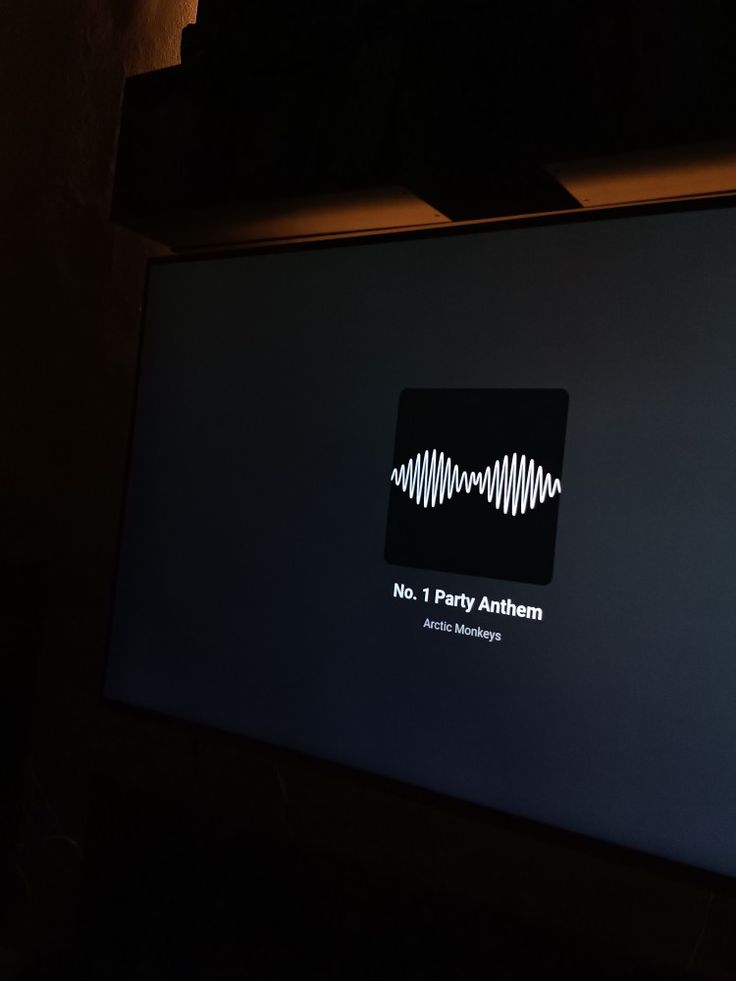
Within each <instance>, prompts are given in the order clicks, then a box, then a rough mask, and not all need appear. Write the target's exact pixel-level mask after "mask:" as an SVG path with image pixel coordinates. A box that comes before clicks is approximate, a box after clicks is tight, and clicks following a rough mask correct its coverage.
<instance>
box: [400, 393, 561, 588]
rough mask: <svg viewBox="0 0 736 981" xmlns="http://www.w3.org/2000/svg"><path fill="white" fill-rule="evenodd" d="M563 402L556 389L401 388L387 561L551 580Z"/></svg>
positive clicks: (530, 580) (519, 579) (516, 579)
mask: <svg viewBox="0 0 736 981" xmlns="http://www.w3.org/2000/svg"><path fill="white" fill-rule="evenodd" d="M567 403H568V396H567V392H565V391H563V390H562V389H541V388H534V389H511V388H508V389H450V388H447V389H419V388H407V389H405V390H404V391H403V392H402V393H401V397H400V399H399V415H398V422H397V426H396V445H395V449H394V460H393V468H392V472H391V474H390V498H389V507H388V524H387V529H386V549H385V557H386V561H387V562H390V563H392V564H394V565H403V566H412V567H414V568H418V569H434V570H437V571H440V572H457V573H462V574H465V575H471V576H485V577H487V578H489V579H506V580H510V581H513V582H527V583H536V584H539V585H545V584H546V583H548V582H550V580H551V579H552V566H553V561H554V550H555V536H556V532H557V512H558V508H559V502H560V497H561V495H562V494H563V493H564V482H563V480H562V457H563V451H564V445H565V425H566V422H567Z"/></svg>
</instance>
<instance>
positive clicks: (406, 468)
mask: <svg viewBox="0 0 736 981" xmlns="http://www.w3.org/2000/svg"><path fill="white" fill-rule="evenodd" d="M391 481H392V482H393V483H394V484H396V486H397V487H400V488H401V489H402V491H403V492H404V493H405V494H408V495H409V497H411V498H412V499H413V500H414V501H416V503H417V504H421V505H422V506H423V507H425V508H426V507H435V505H437V504H444V502H445V500H448V501H449V500H450V498H451V497H452V495H453V494H459V493H460V492H461V491H464V492H465V493H466V494H469V493H470V492H471V490H473V488H477V489H478V493H479V494H480V495H481V496H483V497H486V498H487V499H488V503H489V504H495V506H496V510H501V509H502V510H503V513H504V514H508V513H509V512H510V513H511V514H512V515H516V514H525V513H526V511H527V510H532V508H535V507H536V506H537V504H543V503H544V501H546V500H547V498H548V497H554V496H555V494H561V493H562V484H561V483H560V481H559V480H558V479H556V478H554V479H553V477H552V475H551V474H548V473H545V472H544V471H543V470H542V468H541V467H540V466H537V465H536V464H535V462H534V460H527V458H526V456H524V455H523V454H522V455H521V456H519V455H518V454H517V453H514V454H513V455H512V456H511V458H509V457H508V456H504V458H503V459H502V460H496V462H495V463H494V464H493V466H490V467H486V468H485V470H471V471H467V470H461V469H460V468H459V467H458V465H457V464H456V463H453V462H452V459H451V457H449V456H445V454H444V453H438V452H437V450H432V452H431V453H430V451H429V450H425V451H424V453H417V455H416V457H414V458H413V459H411V460H409V462H408V463H402V465H401V466H400V467H398V468H396V467H394V469H393V470H392V472H391Z"/></svg>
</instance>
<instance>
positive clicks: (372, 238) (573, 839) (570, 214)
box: [99, 192, 736, 897]
mask: <svg viewBox="0 0 736 981" xmlns="http://www.w3.org/2000/svg"><path fill="white" fill-rule="evenodd" d="M729 208H736V192H732V193H725V194H715V195H710V194H709V195H701V196H695V197H689V198H676V199H667V200H658V201H653V202H636V203H632V204H623V205H614V206H606V207H598V208H589V209H583V208H580V209H570V210H565V211H554V212H545V213H535V214H531V215H521V216H513V217H500V218H491V219H481V220H472V221H465V222H453V223H451V224H447V225H429V226H421V227H411V228H397V229H385V230H384V229H380V230H375V231H358V232H352V233H345V232H340V233H336V234H325V235H319V236H309V237H300V238H298V239H288V238H287V239H278V240H275V241H265V242H264V241H257V242H254V243H252V244H250V243H246V244H239V245H236V246H230V245H224V246H220V247H218V246H216V245H215V246H209V247H207V248H203V249H192V250H188V251H186V252H182V253H176V254H172V255H165V256H154V257H151V258H149V259H148V260H147V263H146V273H145V283H144V289H143V297H142V304H141V308H140V320H139V332H138V348H137V353H136V358H135V368H134V385H133V392H132V398H131V409H130V425H129V431H128V437H127V447H126V451H125V456H126V462H125V470H124V478H123V480H124V493H123V498H122V502H121V506H120V513H119V519H118V527H117V531H116V543H115V556H114V571H113V576H112V581H111V585H110V590H109V601H108V613H107V629H106V641H105V653H104V658H103V664H102V672H101V678H100V682H99V696H100V701H101V704H102V705H103V706H105V707H106V708H108V709H110V710H112V711H113V712H114V713H115V714H116V715H118V716H129V717H131V718H136V717H137V718H139V719H147V720H151V721H156V722H158V723H161V724H162V725H165V726H167V727H170V728H173V729H174V730H176V731H178V732H180V733H183V734H187V735H191V736H194V737H195V738H199V739H210V740H212V741H219V742H221V741H223V740H224V741H225V742H226V743H227V744H228V745H232V746H240V747H242V748H243V749H245V748H248V749H250V750H251V751H252V752H255V753H257V754H258V755H259V756H260V757H261V758H263V759H269V760H271V761H273V762H274V764H275V765H278V764H279V763H280V762H281V763H283V762H291V763H294V764H298V765H301V766H304V767H308V768H309V769H311V770H315V771H317V772H320V773H323V774H326V775H329V776H332V777H334V778H337V779H340V778H342V779H350V780H351V781H352V782H353V783H357V784H359V785H364V786H367V787H371V788H373V789H375V790H378V791H379V792H380V791H383V792H385V793H386V794H388V795H390V796H393V797H394V798H396V799H402V800H407V799H408V800H410V801H412V802H414V803H416V804H418V805H421V806H424V807H428V808H432V809H433V810H442V811H443V812H445V813H448V814H452V815H457V816H458V817H461V816H466V817H468V816H469V817H472V818H474V819H476V820H478V819H481V820H485V821H487V822H488V824H489V825H490V826H492V827H493V828H497V829H506V830H508V831H510V832H515V833H519V834H522V835H529V836H530V837H533V838H534V839H536V840H537V841H540V842H542V843H548V844H549V846H550V847H563V848H570V849H573V850H575V851H577V852H579V853H582V854H584V855H586V856H588V857H590V858H591V859H595V860H603V861H607V862H610V863H612V864H615V865H616V866H617V867H619V868H628V869H630V870H632V871H634V872H641V873H650V874H652V875H654V876H655V877H657V878H658V879H670V880H674V881H675V882H678V883H682V884H683V885H693V886H696V887H700V888H703V889H705V890H707V891H708V892H710V893H718V894H719V895H728V896H733V897H736V875H734V876H729V875H727V874H726V873H720V872H716V871H713V870H711V869H706V868H702V867H699V866H695V865H691V864H689V863H686V862H683V861H680V860H678V859H674V858H666V857H664V856H661V855H657V854H655V853H651V852H646V851H641V850H639V849H636V848H632V847H629V846H627V845H622V844H619V843H616V842H613V841H608V840H606V839H603V838H596V837H593V836H591V835H587V834H584V833H581V832H577V831H572V830H570V829H568V828H565V827H561V826H557V825H552V824H548V823H546V822H544V821H539V820H536V819H533V818H528V817H523V816H521V815H517V814H513V813H511V812H507V811H503V810H499V809H496V808H493V807H490V806H488V805H484V804H479V803H475V802H472V801H468V800H464V799H463V798H459V797H454V796H452V795H450V794H445V793H442V792H440V791H436V790H430V789H428V788H426V787H423V786H420V785H416V784H412V783H409V782H406V781H403V780H399V779H396V778H393V777H389V776H385V775H383V774H380V773H377V772H375V771H371V770H364V769H361V768H359V767H355V766H352V765H350V764H348V763H342V762H338V761H335V760H332V759H329V758H325V757H321V756H315V755H313V754H310V753H308V752H305V751H302V750H299V749H295V748H293V747H289V746H284V745H281V744H278V743H273V742H268V741H264V740H259V739H256V738H254V737H251V736H247V735H244V734H242V733H238V732H235V731H234V730H230V729H223V728H219V727H217V726H214V725H210V724H206V723H201V722H196V721H193V720H191V719H186V718H182V717H180V716H175V715H169V714H167V713H166V712H163V711H159V710H157V709H152V708H146V707H142V706H139V705H134V704H131V703H128V702H124V701H122V700H119V699H116V698H114V697H113V696H111V695H109V694H107V693H106V692H105V684H106V678H107V668H108V661H109V656H110V648H111V642H112V633H113V620H114V614H115V598H116V595H117V585H118V577H119V573H120V556H121V550H122V544H123V537H124V531H125V517H126V513H127V500H128V493H129V488H130V478H131V463H132V454H133V446H134V441H135V434H136V423H137V406H138V395H139V383H140V377H141V364H142V361H143V356H144V347H145V335H146V315H147V310H148V294H149V289H150V281H151V273H152V270H153V269H155V268H157V267H159V266H162V265H164V266H165V265H174V264H181V263H191V262H209V261H220V262H222V261H227V260H228V259H240V258H243V257H247V256H256V255H274V254H283V253H292V252H304V251H316V250H322V249H334V248H360V247H362V246H365V245H373V244H384V243H391V242H401V241H403V242H406V241H419V240H422V239H428V238H431V239H435V238H443V237H454V236H458V235H460V236H462V235H474V234H489V233H490V234H493V233H497V234H503V233H504V232H507V231H510V230H515V229H524V228H536V227H549V226H555V225H561V224H576V223H581V224H582V223H587V222H596V221H609V220H612V219H613V220H623V221H625V220H627V219H630V218H636V217H645V216H656V215H665V214H678V213H686V212H692V211H711V210H722V209H729Z"/></svg>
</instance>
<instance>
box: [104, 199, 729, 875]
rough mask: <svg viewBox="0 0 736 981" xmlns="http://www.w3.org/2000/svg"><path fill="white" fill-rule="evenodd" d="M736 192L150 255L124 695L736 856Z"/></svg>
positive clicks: (670, 853) (697, 856) (379, 768)
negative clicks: (688, 202) (734, 204)
mask: <svg viewBox="0 0 736 981" xmlns="http://www.w3.org/2000/svg"><path fill="white" fill-rule="evenodd" d="M735 502H736V210H734V209H733V208H731V207H726V206H723V202H720V204H719V206H718V207H712V206H707V205H705V204H700V205H698V206H697V207H692V206H690V207H684V208H683V207H681V208H680V209H678V210H673V209H672V208H669V209H667V210H662V209H659V210H657V209H654V210H652V209H649V210H646V209H644V210H640V211H638V212H636V213H627V212H626V211H618V212H605V213H600V214H596V215H593V216H591V215H583V216H579V217H574V216H572V217H566V218H562V219H561V218H557V219H555V220H547V221H538V220H534V221H526V222H524V221H522V222H516V223H513V224H480V225H472V226H463V227H460V228H450V229H447V230H437V229H433V230H431V231H427V232H414V233H402V234H396V235H382V236H371V237H363V238H353V239H348V240H339V241H335V240H333V241H326V242H319V243H312V244H298V245H294V244H292V245H283V246H278V247H273V248H268V249H251V250H249V251H248V250H246V251H241V252H240V253H237V254H235V253H228V254H223V253H221V254H215V255H210V256H197V255H193V256H189V257H184V258H181V257H177V258H174V259H170V260H169V259H167V260H162V261H154V262H153V263H152V264H151V266H150V269H149V277H148V287H147V299H146V303H145V315H144V329H143V336H142V344H141V353H140V363H139V377H138V384H137V394H136V403H135V422H134V429H133V437H132V447H131V453H130V464H129V474H128V486H127V498H126V504H125V513H124V519H123V530H122V535H121V545H120V554H119V567H118V573H117V585H116V590H115V598H114V611H113V618H112V628H111V640H110V649H109V659H108V667H107V674H106V682H105V694H106V696H107V697H108V698H109V699H111V700H113V701H115V702H118V703H124V704H126V705H128V706H136V707H138V708H144V709H148V710H154V711H156V712H157V713H162V714H164V715H167V716H172V717H177V718H179V719H184V720H189V721H192V722H195V723H200V724H204V725H206V726H210V727H215V728H217V729H220V730H226V731H229V732H231V733H236V734H240V735H242V736H245V737H248V738H250V739H253V740H257V741H259V742H264V743H268V744H274V745H277V746H280V747H284V748H287V749H292V750H296V751H298V752H300V753H304V754H307V755H309V756H313V757H318V758H322V759H327V760H330V761H334V762H337V763H340V764H345V765H347V766H349V767H351V768H353V769H358V770H361V771H368V772H371V773H374V774H379V775H382V776H384V777H389V778H392V779H395V780H398V781H401V782H403V783H404V784H408V785H412V786H414V787H419V788H425V789H428V790H431V791H435V792H439V793H441V794H443V795H446V796H449V797H453V798H459V799H461V800H463V801H469V802H474V803H476V804H480V805H483V806H485V807H488V808H492V809H493V810H495V811H499V812H504V813H506V814H510V815H516V816H520V817H523V818H528V819H532V820H534V821H537V822H542V823H544V824H546V825H550V826H553V827H556V828H561V829H567V830H569V831H574V832H578V833H580V834H583V835H586V836H589V837H592V838H596V839H602V840H604V841H606V842H614V843H618V844H620V845H623V846H626V847H628V848H631V849H635V850H637V851H640V852H645V853H651V854H654V855H657V856H662V857H665V858H668V859H673V860H676V861H677V862H681V863H685V864H688V865H691V866H695V867H698V868H701V869H705V870H710V871H712V872H716V873H720V874H724V875H726V876H734V875H736V834H734V818H735V815H736V520H735V519H734V509H735Z"/></svg>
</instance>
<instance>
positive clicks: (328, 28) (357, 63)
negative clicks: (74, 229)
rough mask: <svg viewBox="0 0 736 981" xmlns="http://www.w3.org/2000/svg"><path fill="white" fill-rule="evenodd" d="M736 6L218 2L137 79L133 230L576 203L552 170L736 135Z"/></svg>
mask: <svg viewBox="0 0 736 981" xmlns="http://www.w3.org/2000/svg"><path fill="white" fill-rule="evenodd" d="M732 9H733V8H732V5H730V4H728V3H726V2H718V0H704V2H700V3H695V2H689V3H687V2H671V3H656V4H645V3H641V2H635V0H622V2H620V3H618V4H616V5H613V4H600V5H599V4H591V3H586V2H582V0H573V2H568V3H566V4H562V5H561V4H551V3H546V4H545V3H539V4H537V3H529V2H524V0H521V2H515V3H508V2H507V3H503V4H501V3H492V2H486V3H483V2H477V0H457V2H455V3H452V4H451V3H447V2H442V3H440V2H437V0H390V2H389V0H353V2H352V3H335V2H332V0H330V2H322V3H318V4H307V3H304V2H303V0H298V2H295V0H281V2H276V0H262V2H254V0H249V2H243V0H200V3H199V13H198V20H197V23H196V24H195V25H192V26H191V27H189V28H187V29H186V30H185V32H184V36H183V39H182V65H181V66H179V67H176V68H171V69H166V70H164V71H159V72H153V73H151V74H148V75H142V76H138V77H136V78H132V79H130V80H129V81H128V84H127V87H126V95H125V102H124V112H123V122H122V130H121V139H120V150H119V160H118V171H117V182H116V193H115V204H114V208H115V213H116V217H118V219H119V220H122V221H125V220H126V219H130V218H131V217H132V216H136V217H138V218H140V216H145V215H149V214H152V213H166V212H170V213H176V214H178V215H182V214H185V213H187V212H192V211H196V210H197V209H202V208H206V207H212V206H219V207H224V208H228V207H233V206H238V205H242V204H243V203H246V202H249V201H251V202H252V201H262V200H264V199H274V198H283V197H288V196H291V195H302V194H313V193H324V192H327V191H335V190H345V189H350V188H365V187H371V186H379V185H385V184H401V185H403V186H406V187H409V188H410V189H411V190H413V191H414V192H415V193H416V194H418V195H419V196H420V197H422V198H424V199H425V200H426V201H428V202H430V203H431V204H432V205H434V206H435V207H437V208H438V209H439V210H441V211H442V212H443V213H444V214H446V215H447V216H448V217H450V218H452V219H455V220H459V219H464V218H479V217H488V216H491V215H503V214H518V213H523V212H529V211H544V210H554V209H556V208H564V207H571V206H572V207H574V206H576V205H577V202H575V200H574V199H573V198H571V197H570V196H569V194H568V193H567V191H565V190H564V188H562V187H561V186H560V185H559V184H558V183H557V182H556V181H555V180H554V179H553V178H552V177H551V176H549V174H548V173H547V172H546V170H545V169H544V165H545V164H546V163H551V162H554V161H559V160H570V159H579V158H587V157H593V156H598V155H607V154H612V153H619V152H625V151H630V150H641V149H650V148H661V147H666V146H670V145H672V146H679V145H683V144H690V143H697V142H702V141H708V140H714V139H727V138H730V137H732V136H733V135H734V119H733V106H734V104H735V102H736V69H735V67H734V64H735V62H734V57H733V45H734V33H733V23H734V15H733V13H732Z"/></svg>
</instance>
